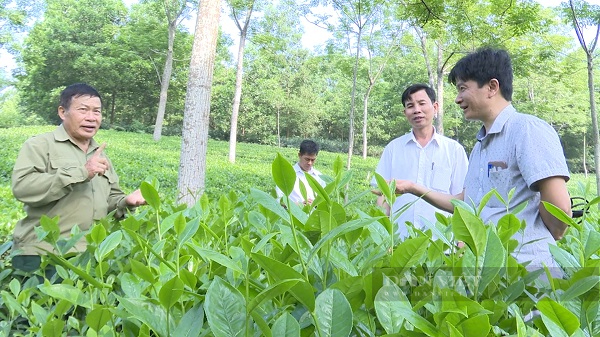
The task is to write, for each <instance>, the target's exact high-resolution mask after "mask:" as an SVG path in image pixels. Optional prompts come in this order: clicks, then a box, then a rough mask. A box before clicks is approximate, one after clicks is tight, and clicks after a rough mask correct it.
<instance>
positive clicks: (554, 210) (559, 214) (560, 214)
mask: <svg viewBox="0 0 600 337" xmlns="http://www.w3.org/2000/svg"><path fill="white" fill-rule="evenodd" d="M542 204H543V205H544V208H545V209H546V210H547V211H548V212H550V214H552V215H554V217H555V218H557V219H558V220H560V221H562V222H564V223H566V224H567V225H569V226H571V227H574V228H577V230H581V225H580V224H578V223H577V221H575V220H573V218H571V217H570V216H568V215H567V213H565V211H563V210H562V209H560V208H558V207H556V206H554V205H553V204H551V203H549V202H547V201H542Z"/></svg>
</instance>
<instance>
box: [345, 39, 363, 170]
mask: <svg viewBox="0 0 600 337" xmlns="http://www.w3.org/2000/svg"><path fill="white" fill-rule="evenodd" d="M361 37H362V28H361V27H359V28H358V37H357V39H356V61H355V63H354V70H353V71H352V73H353V74H352V94H351V98H350V116H349V117H350V130H349V132H348V161H347V163H346V168H347V169H348V170H349V169H350V164H351V163H352V153H353V152H354V108H355V103H354V102H355V101H356V76H357V75H356V74H357V72H358V61H359V59H360V43H361Z"/></svg>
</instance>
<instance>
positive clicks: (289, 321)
mask: <svg viewBox="0 0 600 337" xmlns="http://www.w3.org/2000/svg"><path fill="white" fill-rule="evenodd" d="M271 332H272V334H273V336H277V337H300V324H298V321H297V320H296V319H295V318H294V316H292V315H291V314H290V313H289V312H287V311H285V312H284V313H283V314H282V315H281V316H279V318H278V319H277V320H276V321H275V323H273V327H272V328H271Z"/></svg>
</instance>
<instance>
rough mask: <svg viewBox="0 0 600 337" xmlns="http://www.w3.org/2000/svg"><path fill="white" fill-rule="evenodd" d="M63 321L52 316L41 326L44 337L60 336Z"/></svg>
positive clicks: (63, 326) (63, 324)
mask: <svg viewBox="0 0 600 337" xmlns="http://www.w3.org/2000/svg"><path fill="white" fill-rule="evenodd" d="M64 328H65V322H64V321H63V320H61V319H58V318H52V319H51V320H49V321H48V322H47V323H46V324H44V325H43V326H42V335H43V336H44V337H62V332H63V329H64Z"/></svg>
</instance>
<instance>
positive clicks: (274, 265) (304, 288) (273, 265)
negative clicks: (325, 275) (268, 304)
mask: <svg viewBox="0 0 600 337" xmlns="http://www.w3.org/2000/svg"><path fill="white" fill-rule="evenodd" d="M252 259H253V260H254V261H256V263H258V264H259V265H260V266H261V268H263V269H264V270H265V271H266V272H267V273H268V274H269V276H270V277H272V278H273V279H275V280H277V281H281V280H290V279H294V280H295V279H301V280H303V281H302V282H298V283H297V284H296V285H294V286H293V287H292V288H290V293H291V294H292V295H293V296H294V297H295V298H296V299H298V301H300V302H301V303H302V304H304V305H305V306H306V308H307V309H308V310H310V311H313V310H315V295H314V294H315V290H314V289H313V287H312V286H311V285H310V284H309V283H308V282H306V281H305V280H304V277H303V276H302V274H300V273H299V272H297V271H295V270H294V269H293V268H292V267H290V266H288V265H286V264H284V263H281V262H279V261H276V260H273V259H271V258H269V257H267V256H264V255H260V254H256V253H252Z"/></svg>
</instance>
